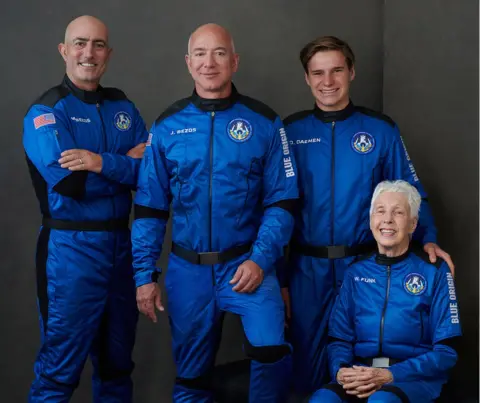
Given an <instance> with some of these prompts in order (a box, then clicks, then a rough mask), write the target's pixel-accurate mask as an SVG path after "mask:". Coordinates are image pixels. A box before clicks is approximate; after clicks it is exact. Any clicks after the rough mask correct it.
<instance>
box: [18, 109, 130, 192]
mask: <svg viewBox="0 0 480 403" xmlns="http://www.w3.org/2000/svg"><path fill="white" fill-rule="evenodd" d="M23 127H24V129H23V145H24V148H25V153H26V156H27V159H28V160H29V161H30V162H31V163H32V164H33V166H34V167H35V168H36V169H37V170H38V172H39V173H40V175H41V176H42V178H43V179H44V180H45V182H46V183H47V185H48V187H49V189H53V190H54V191H56V192H58V193H60V194H61V195H63V196H67V197H71V198H74V199H77V200H81V199H89V198H95V197H99V196H111V195H114V194H116V193H118V192H120V191H121V189H120V187H119V186H118V185H117V184H115V183H114V182H112V181H109V180H107V179H105V178H103V177H102V176H101V175H98V174H96V173H93V172H87V171H77V172H72V171H70V170H68V169H67V168H62V167H61V166H60V164H59V163H58V160H59V159H60V154H61V153H62V152H63V151H66V150H69V149H73V148H77V147H76V144H75V140H74V138H73V136H72V135H71V133H70V131H69V128H68V124H67V123H66V120H65V118H64V115H63V113H62V112H61V111H59V110H56V109H54V108H50V107H48V106H44V105H34V106H32V107H31V108H30V110H29V112H28V113H27V115H26V116H25V119H24V126H23Z"/></svg>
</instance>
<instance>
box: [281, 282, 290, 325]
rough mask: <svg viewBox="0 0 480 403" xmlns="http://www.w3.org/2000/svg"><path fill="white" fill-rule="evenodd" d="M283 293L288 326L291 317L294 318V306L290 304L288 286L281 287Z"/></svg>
mask: <svg viewBox="0 0 480 403" xmlns="http://www.w3.org/2000/svg"><path fill="white" fill-rule="evenodd" d="M280 292H281V293H282V299H283V303H284V304H285V327H288V325H289V323H290V319H291V318H292V308H291V305H290V293H289V292H288V288H287V287H284V288H281V289H280Z"/></svg>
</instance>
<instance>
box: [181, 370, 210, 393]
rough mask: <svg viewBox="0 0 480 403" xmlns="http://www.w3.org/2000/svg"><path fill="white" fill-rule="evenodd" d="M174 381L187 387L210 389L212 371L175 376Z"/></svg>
mask: <svg viewBox="0 0 480 403" xmlns="http://www.w3.org/2000/svg"><path fill="white" fill-rule="evenodd" d="M175 383H176V384H177V385H181V386H183V387H184V388H187V389H198V390H210V389H211V388H212V383H213V371H211V370H209V371H207V372H205V373H203V374H201V375H199V376H196V377H188V378H187V377H180V376H177V378H176V379H175Z"/></svg>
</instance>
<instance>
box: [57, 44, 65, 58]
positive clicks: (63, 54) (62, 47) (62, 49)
mask: <svg viewBox="0 0 480 403" xmlns="http://www.w3.org/2000/svg"><path fill="white" fill-rule="evenodd" d="M58 52H59V53H60V54H61V55H62V58H63V60H65V61H67V47H66V46H65V44H64V43H59V44H58Z"/></svg>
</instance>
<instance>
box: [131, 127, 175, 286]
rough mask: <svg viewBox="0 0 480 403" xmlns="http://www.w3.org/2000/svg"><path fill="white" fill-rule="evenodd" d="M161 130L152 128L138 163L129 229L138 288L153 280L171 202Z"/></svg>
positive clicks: (156, 274)
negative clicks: (131, 219)
mask: <svg viewBox="0 0 480 403" xmlns="http://www.w3.org/2000/svg"><path fill="white" fill-rule="evenodd" d="M161 133H162V130H161V129H158V128H157V127H156V126H155V123H154V125H153V126H152V129H151V131H150V134H149V138H148V141H147V147H146V148H145V154H144V157H143V159H142V161H141V164H140V170H139V174H138V184H137V193H136V195H135V200H134V212H135V218H134V221H133V226H132V251H133V268H134V272H135V274H134V278H135V283H136V286H137V287H140V286H142V285H144V284H148V283H151V282H153V281H155V278H156V276H158V274H159V273H160V272H161V270H160V269H159V268H156V267H155V265H156V262H157V260H158V259H159V257H160V254H161V252H162V245H163V239H164V237H165V230H166V225H167V221H168V217H169V208H170V202H171V199H172V197H171V193H170V179H169V174H168V170H167V166H166V160H165V153H164V150H163V149H162V139H161Z"/></svg>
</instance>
